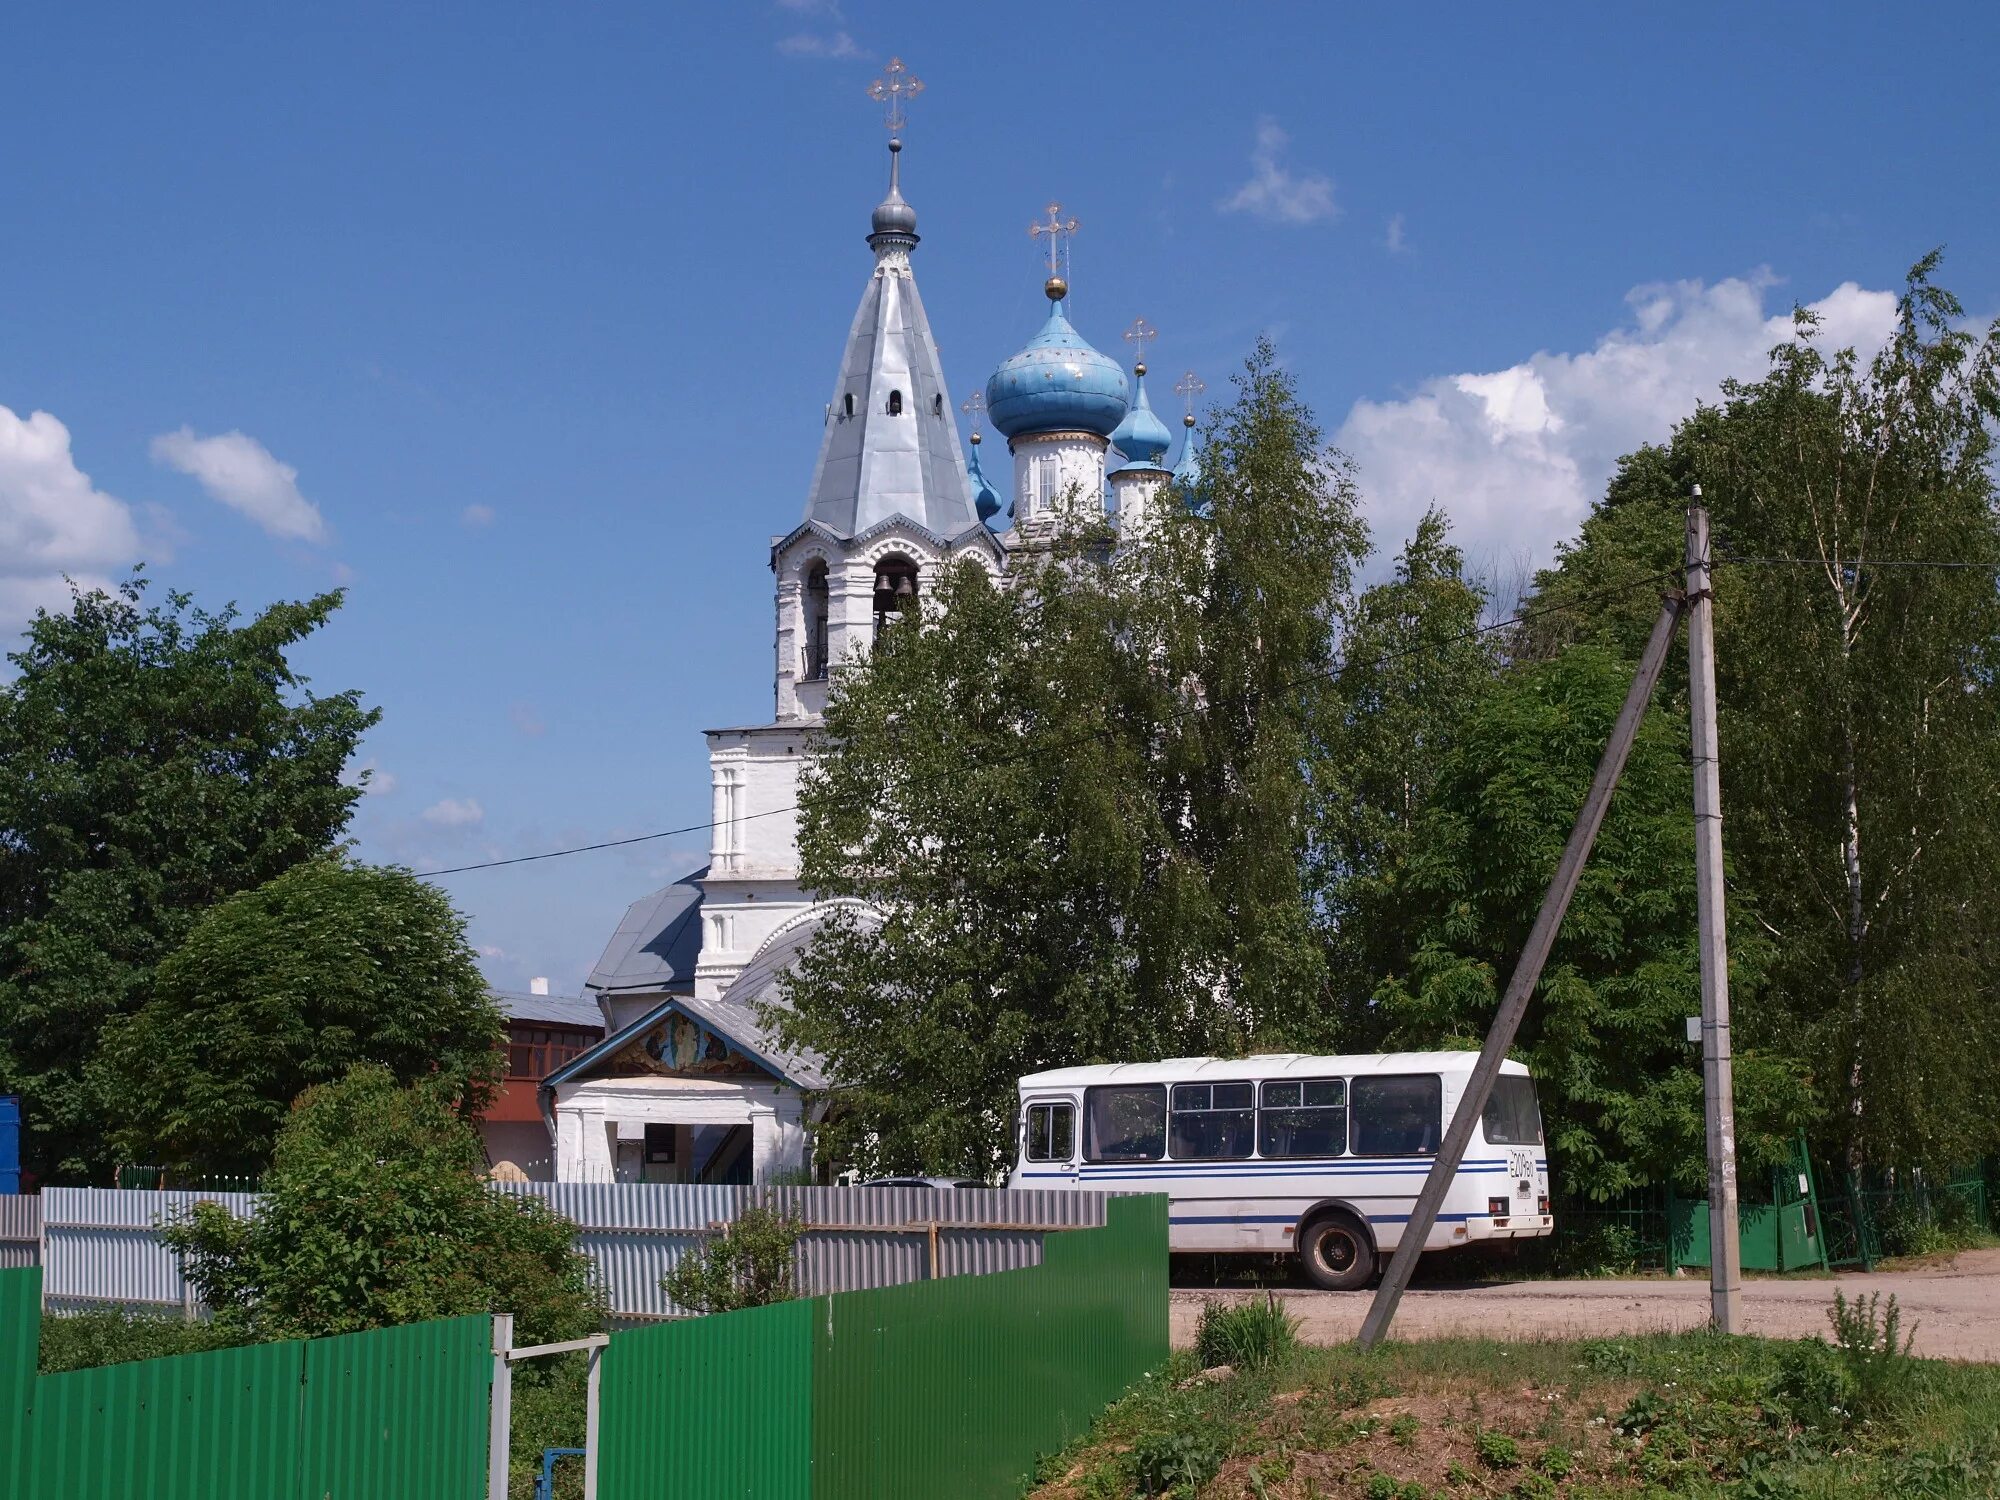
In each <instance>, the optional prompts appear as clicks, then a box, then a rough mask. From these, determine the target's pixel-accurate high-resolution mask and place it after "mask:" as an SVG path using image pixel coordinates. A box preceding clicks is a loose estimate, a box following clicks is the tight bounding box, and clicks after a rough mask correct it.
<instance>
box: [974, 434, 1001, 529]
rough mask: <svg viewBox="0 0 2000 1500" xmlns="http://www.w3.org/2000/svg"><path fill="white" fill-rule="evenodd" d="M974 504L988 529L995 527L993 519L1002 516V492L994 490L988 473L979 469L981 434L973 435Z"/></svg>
mask: <svg viewBox="0 0 2000 1500" xmlns="http://www.w3.org/2000/svg"><path fill="white" fill-rule="evenodd" d="M972 489H973V494H972V504H973V508H974V509H975V510H977V511H978V512H979V519H980V521H981V522H982V523H984V524H985V525H986V526H987V527H989V528H991V527H992V525H993V518H994V517H995V516H997V515H999V514H1000V492H999V491H998V490H996V489H994V488H993V481H992V480H990V479H988V478H987V477H986V471H985V470H984V469H982V468H980V467H979V434H978V433H976V432H975V433H973V435H972Z"/></svg>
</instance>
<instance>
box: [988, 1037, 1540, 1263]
mask: <svg viewBox="0 0 2000 1500" xmlns="http://www.w3.org/2000/svg"><path fill="white" fill-rule="evenodd" d="M1477 1058H1478V1054H1477V1053H1474V1052H1398V1053H1390V1054H1387V1055H1383V1056H1372V1057H1307V1056H1303V1055H1301V1054H1297V1053H1286V1054H1279V1055H1269V1056H1263V1057H1248V1058H1238V1059H1224V1058H1213V1057H1186V1058H1176V1059H1172V1060H1170V1061H1167V1062H1156V1063H1114V1064H1109V1065H1104V1066H1098V1067H1083V1068H1057V1069H1055V1070H1053V1071H1051V1072H1047V1073H1033V1074H1030V1075H1029V1076H1028V1077H1026V1078H1023V1079H1022V1080H1021V1081H1020V1119H1019V1123H1018V1138H1017V1140H1016V1143H1015V1151H1016V1161H1015V1166H1014V1170H1013V1172H1012V1174H1011V1175H1010V1176H1009V1179H1008V1182H1009V1185H1010V1186H1012V1187H1022V1188H1087V1189H1093V1190H1109V1191H1126V1192H1156V1193H1165V1194H1166V1195H1167V1196H1168V1198H1169V1200H1170V1204H1171V1206H1170V1208H1169V1210H1168V1226H1169V1227H1168V1244H1169V1247H1170V1248H1171V1249H1174V1250H1177V1251H1182V1250H1185V1251H1224V1252H1232V1251H1233V1252H1241V1253H1261V1254H1269V1253H1271V1252H1273V1251H1277V1252H1286V1251H1289V1252H1292V1253H1295V1254H1297V1255H1298V1257H1299V1259H1300V1261H1301V1262H1302V1263H1303V1265H1304V1267H1305V1271H1306V1274H1307V1276H1308V1277H1309V1278H1310V1279H1311V1280H1312V1281H1313V1282H1314V1283H1315V1284H1317V1285H1319V1286H1322V1287H1328V1288H1331V1289H1335V1290H1351V1289H1353V1288H1356V1287H1361V1286H1366V1285H1367V1284H1368V1281H1369V1279H1370V1278H1371V1277H1372V1276H1373V1275H1374V1273H1375V1270H1376V1267H1377V1265H1378V1264H1381V1263H1382V1262H1383V1260H1384V1258H1385V1257H1386V1256H1387V1254H1388V1252H1390V1251H1392V1250H1394V1249H1395V1248H1396V1245H1397V1242H1398V1241H1399V1240H1401V1238H1402V1236H1403V1225H1404V1224H1405V1223H1407V1222H1408V1221H1409V1217H1410V1210H1411V1209H1412V1208H1413V1207H1414V1206H1415V1204H1416V1201H1417V1194H1418V1192H1419V1191H1421V1190H1422V1188H1423V1185H1424V1177H1425V1175H1426V1174H1427V1173H1428V1172H1429V1171H1430V1165H1431V1159H1432V1158H1433V1157H1434V1156H1435V1155H1436V1154H1437V1149H1438V1143H1439V1142H1440V1141H1441V1140H1442V1139H1443V1138H1444V1129H1445V1125H1446V1124H1447V1123H1448V1122H1449V1121H1450V1119H1451V1113H1452V1111H1453V1110H1454V1109H1456V1108H1457V1107H1458V1100H1459V1096H1460V1095H1461V1094H1462V1093H1463V1092H1464V1089H1465V1084H1466V1080H1467V1078H1468V1077H1469V1075H1470V1074H1471V1072H1472V1065H1473V1063H1474V1062H1475V1061H1476V1060H1477ZM1553 1227H1554V1220H1553V1219H1552V1218H1551V1217H1550V1214H1549V1162H1548V1148H1547V1147H1546V1146H1545V1145H1544V1144H1543V1141H1542V1118H1541V1111H1540V1109H1539V1107H1538V1106H1537V1105H1536V1103H1535V1086H1534V1083H1533V1081H1532V1080H1531V1079H1530V1078H1529V1076H1528V1070H1527V1068H1526V1067H1525V1066H1524V1065H1523V1064H1521V1063H1517V1062H1507V1063H1503V1064H1501V1069H1500V1077H1499V1078H1498V1079H1497V1080H1496V1081H1495V1084H1494V1089H1493V1097H1492V1098H1491V1099H1490V1100H1488V1101H1487V1105H1486V1109H1485V1111H1484V1113H1483V1115H1482V1117H1481V1120H1480V1128H1479V1129H1478V1130H1476V1131H1474V1132H1473V1136H1472V1141H1471V1144H1470V1145H1468V1146H1467V1147H1466V1152H1465V1160H1464V1162H1463V1163H1462V1164H1461V1165H1460V1167H1459V1169H1458V1174H1457V1176H1456V1177H1455V1178H1453V1180H1452V1184H1451V1190H1450V1192H1448V1193H1447V1194H1446V1195H1445V1199H1444V1204H1443V1206H1442V1207H1441V1208H1440V1210H1439V1212H1438V1217H1437V1223H1436V1225H1435V1226H1434V1227H1433V1228H1432V1230H1431V1232H1430V1236H1429V1238H1428V1239H1426V1241H1425V1242H1424V1248H1425V1249H1426V1250H1445V1249H1449V1248H1451V1247H1453V1246H1456V1245H1466V1244H1470V1243H1472V1242H1474V1241H1477V1240H1492V1239H1518V1238H1531V1237H1536V1236H1540V1235H1545V1234H1548V1233H1550V1232H1551V1230H1552V1229H1553Z"/></svg>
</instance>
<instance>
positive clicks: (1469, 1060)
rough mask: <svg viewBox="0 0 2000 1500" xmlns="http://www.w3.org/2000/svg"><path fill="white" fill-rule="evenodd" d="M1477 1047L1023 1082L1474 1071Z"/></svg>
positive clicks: (1076, 1072)
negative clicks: (1466, 1050)
mask: <svg viewBox="0 0 2000 1500" xmlns="http://www.w3.org/2000/svg"><path fill="white" fill-rule="evenodd" d="M1478 1058H1479V1054H1478V1053H1477V1052H1389V1053H1383V1054H1380V1055H1355V1056H1338V1057H1317V1056H1313V1055H1310V1054H1308V1053H1302V1052H1288V1053H1273V1054H1266V1055H1265V1056H1262V1057H1170V1058H1167V1059H1165V1060H1163V1061H1161V1062H1144V1063H1104V1064H1098V1065H1094V1066H1089V1067H1078V1068H1052V1069H1050V1070H1049V1071H1047V1072H1045V1073H1030V1074H1029V1075H1027V1076H1026V1077H1025V1078H1023V1079H1022V1080H1021V1087H1022V1088H1024V1089H1030V1088H1075V1087H1078V1086H1081V1085H1086V1084H1093V1083H1196V1082H1200V1081H1201V1080H1202V1079H1213V1078H1310V1077H1313V1076H1315V1075H1318V1074H1334V1073H1337V1074H1341V1075H1343V1076H1345V1077H1350V1078H1351V1077H1354V1076H1355V1075H1357V1074H1368V1073H1452V1074H1456V1073H1469V1072H1471V1071H1472V1065H1473V1063H1474V1062H1476V1061H1477V1060H1478ZM1500 1070H1501V1071H1502V1072H1503V1073H1515V1074H1524V1073H1526V1072H1527V1071H1528V1067H1527V1064H1525V1063H1519V1062H1514V1061H1513V1060H1511V1059H1509V1060H1507V1061H1504V1062H1502V1063H1501V1064H1500Z"/></svg>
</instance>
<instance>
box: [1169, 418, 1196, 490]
mask: <svg viewBox="0 0 2000 1500" xmlns="http://www.w3.org/2000/svg"><path fill="white" fill-rule="evenodd" d="M1181 422H1182V425H1184V426H1185V427H1186V428H1187V437H1186V438H1185V439H1183V440H1182V442H1181V458H1180V462H1179V463H1177V464H1175V465H1174V483H1175V484H1177V485H1179V486H1180V487H1181V489H1182V491H1183V492H1185V494H1186V496H1187V502H1188V505H1189V506H1190V507H1192V506H1193V505H1194V504H1195V503H1196V499H1197V497H1198V494H1199V491H1200V487H1201V438H1200V436H1199V435H1197V434H1196V432H1195V430H1194V413H1193V412H1189V413H1188V414H1187V415H1186V416H1185V417H1182V418H1181Z"/></svg>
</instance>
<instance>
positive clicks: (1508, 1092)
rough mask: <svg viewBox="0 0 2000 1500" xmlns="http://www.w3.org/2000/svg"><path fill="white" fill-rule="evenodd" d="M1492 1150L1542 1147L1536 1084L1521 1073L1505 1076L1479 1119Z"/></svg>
mask: <svg viewBox="0 0 2000 1500" xmlns="http://www.w3.org/2000/svg"><path fill="white" fill-rule="evenodd" d="M1479 1123H1480V1125H1481V1127H1482V1128H1483V1129H1484V1130H1485V1131H1486V1144H1487V1145H1489V1146H1539V1145H1541V1143H1542V1112H1541V1110H1539V1109H1537V1108H1536V1107H1535V1081H1534V1080H1533V1079H1532V1078H1524V1077H1522V1076H1521V1075H1520V1074H1519V1073H1502V1074H1501V1075H1500V1076H1499V1077H1498V1078H1496V1079H1494V1080H1493V1092H1492V1094H1491V1095H1490V1096H1489V1097H1488V1098H1487V1100H1486V1110H1485V1112H1484V1113H1483V1114H1481V1115H1480V1117H1479Z"/></svg>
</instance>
